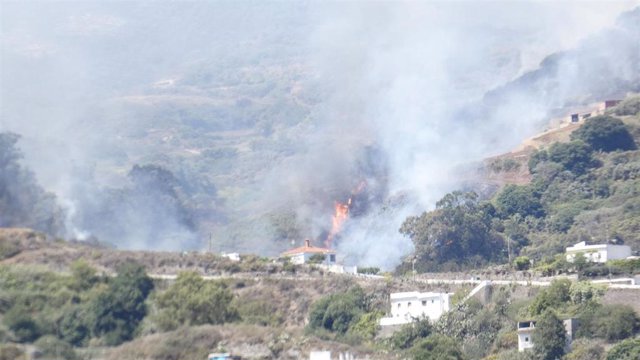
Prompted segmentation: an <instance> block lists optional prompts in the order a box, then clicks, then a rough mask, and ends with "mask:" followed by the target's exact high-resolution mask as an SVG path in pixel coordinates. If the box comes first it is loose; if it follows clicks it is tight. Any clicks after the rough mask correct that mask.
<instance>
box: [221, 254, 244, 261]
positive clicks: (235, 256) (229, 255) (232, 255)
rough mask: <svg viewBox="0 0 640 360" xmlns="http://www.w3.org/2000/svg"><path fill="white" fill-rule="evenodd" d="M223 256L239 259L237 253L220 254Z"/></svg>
mask: <svg viewBox="0 0 640 360" xmlns="http://www.w3.org/2000/svg"><path fill="white" fill-rule="evenodd" d="M220 255H221V256H222V257H223V258H227V259H229V260H231V261H240V254H239V253H222V254H220Z"/></svg>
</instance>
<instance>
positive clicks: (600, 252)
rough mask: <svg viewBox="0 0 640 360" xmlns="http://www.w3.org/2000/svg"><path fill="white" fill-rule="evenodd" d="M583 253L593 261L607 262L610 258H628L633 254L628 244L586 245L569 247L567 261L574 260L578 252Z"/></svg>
mask: <svg viewBox="0 0 640 360" xmlns="http://www.w3.org/2000/svg"><path fill="white" fill-rule="evenodd" d="M578 253H582V254H584V257H585V258H586V259H587V260H588V261H591V262H597V263H605V262H607V261H608V260H619V259H626V258H627V257H629V256H631V248H630V247H629V246H627V245H610V244H606V245H586V246H577V245H576V246H572V247H570V248H567V255H566V258H567V261H569V262H573V259H574V258H575V256H576V254H578Z"/></svg>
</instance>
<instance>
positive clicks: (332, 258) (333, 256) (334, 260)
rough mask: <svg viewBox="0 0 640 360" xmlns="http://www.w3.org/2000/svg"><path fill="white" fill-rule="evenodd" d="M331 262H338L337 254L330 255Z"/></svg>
mask: <svg viewBox="0 0 640 360" xmlns="http://www.w3.org/2000/svg"><path fill="white" fill-rule="evenodd" d="M329 262H336V255H335V254H331V255H329Z"/></svg>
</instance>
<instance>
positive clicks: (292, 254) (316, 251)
mask: <svg viewBox="0 0 640 360" xmlns="http://www.w3.org/2000/svg"><path fill="white" fill-rule="evenodd" d="M281 256H282V257H285V258H289V259H291V263H293V264H306V263H308V262H309V260H311V258H312V257H313V256H319V257H322V261H320V264H324V265H334V264H335V263H336V252H335V251H334V250H331V249H327V248H321V247H315V246H311V241H310V240H305V241H304V246H301V247H298V248H295V249H291V250H289V251H285V252H283V253H282V255H281Z"/></svg>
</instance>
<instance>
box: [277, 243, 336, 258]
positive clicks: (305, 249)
mask: <svg viewBox="0 0 640 360" xmlns="http://www.w3.org/2000/svg"><path fill="white" fill-rule="evenodd" d="M309 253H311V254H335V251H334V250H331V249H327V248H321V247H315V246H311V244H310V243H309V240H305V243H304V246H301V247H297V248H295V249H291V250H287V251H285V252H283V253H282V256H290V255H297V254H309Z"/></svg>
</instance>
